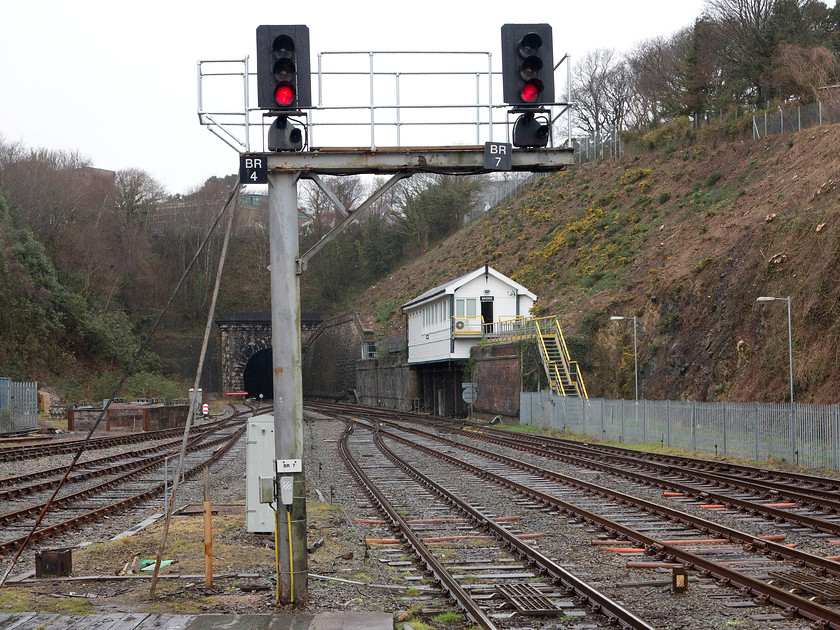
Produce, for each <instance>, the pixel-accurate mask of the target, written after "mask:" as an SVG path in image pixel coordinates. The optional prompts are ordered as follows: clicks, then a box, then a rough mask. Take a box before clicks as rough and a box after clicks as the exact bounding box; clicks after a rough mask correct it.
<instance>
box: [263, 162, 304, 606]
mask: <svg viewBox="0 0 840 630" xmlns="http://www.w3.org/2000/svg"><path fill="white" fill-rule="evenodd" d="M298 177H299V173H294V172H286V173H272V174H270V175H269V180H268V208H269V235H270V243H271V244H270V252H271V254H270V261H271V349H272V357H273V362H272V367H273V376H274V448H275V459H276V460H277V468H276V482H277V485H276V488H277V492H276V495H277V502H276V505H277V522H276V527H277V529H276V536H275V541H276V543H277V547H276V551H275V553H276V556H277V565H278V566H277V574H278V575H277V599H278V601H279V603H281V604H299V605H305V604H306V603H307V601H308V599H309V592H308V588H307V572H308V568H307V558H306V484H305V477H304V470H303V386H302V376H301V339H300V334H301V333H300V276H299V275H298V268H297V267H298V262H297V256H298V208H297V181H298ZM284 484H286V485H287V486H289V485H291V488H288V487H287V488H286V489H287V490H291V492H288V491H287V492H285V493H284V492H283V485H284ZM284 494H285V496H286V497H287V501H288V500H290V501H291V503H290V504H284V503H283V502H282V500H283V496H284ZM288 497H291V499H288Z"/></svg>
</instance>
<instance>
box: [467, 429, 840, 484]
mask: <svg viewBox="0 0 840 630" xmlns="http://www.w3.org/2000/svg"><path fill="white" fill-rule="evenodd" d="M483 430H485V431H489V432H492V433H495V434H498V435H503V434H505V433H508V432H506V431H504V430H500V429H493V428H491V427H487V428H484V429H483ZM520 438H521V439H525V440H527V439H529V438H528V437H526V436H524V435H523V436H520ZM530 439H535V440H538V441H540V442H542V443H544V444H546V445H547V444H552V445H555V444H557V445H560V444H562V445H571V447H572V448H574V445H578V448H580V447H581V446H582V443H581V442H577V441H575V440H569V439H565V438H557V437H552V436H547V435H546V436H540V437H538V438H537V437H532V438H530ZM586 447H588V448H589V449H591V451H592V452H593V454H595V453H597V454H599V455H604V454H606V453H614V454H617V455H623V456H627V457H636V458H638V457H639V455H643V456H644V458H645V460H646V461H654V462H657V463H659V464H665V465H668V464H670V465H677V466H682V467H685V468H688V469H694V468H699V469H701V470H713V471H718V472H720V473H721V474H726V473H728V474H730V475H733V476H735V475H743V476H747V477H750V478H753V479H754V478H765V479H766V478H767V477H768V476H772V477H777V478H783V479H784V480H790V479H794V480H796V481H798V482H800V483H806V484H811V485H817V486H820V487H823V488H826V489H831V490H835V491H839V490H840V479H832V478H830V477H821V476H818V475H809V474H806V473H797V472H789V471H785V472H784V473H781V472H778V471H774V470H769V469H766V468H758V467H756V466H747V465H745V464H736V463H732V462H719V461H715V460H709V459H699V458H693V457H685V456H682V455H667V454H664V453H650V452H640V451H635V450H632V449H628V448H623V447H620V446H613V445H609V444H593V443H589V444H586Z"/></svg>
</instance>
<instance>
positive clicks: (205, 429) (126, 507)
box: [0, 408, 259, 557]
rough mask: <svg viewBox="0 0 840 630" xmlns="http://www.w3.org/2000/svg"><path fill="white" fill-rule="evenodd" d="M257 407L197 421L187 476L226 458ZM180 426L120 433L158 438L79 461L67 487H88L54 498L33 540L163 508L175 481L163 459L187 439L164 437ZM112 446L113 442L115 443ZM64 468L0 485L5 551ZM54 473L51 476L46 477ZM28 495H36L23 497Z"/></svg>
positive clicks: (0, 540) (58, 542)
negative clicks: (145, 444)
mask: <svg viewBox="0 0 840 630" xmlns="http://www.w3.org/2000/svg"><path fill="white" fill-rule="evenodd" d="M253 413H259V410H258V409H256V408H252V409H251V410H249V411H247V412H241V413H236V414H234V416H233V418H227V419H223V420H220V421H216V422H212V423H205V424H202V425H196V426H194V427H192V429H193V430H192V431H191V433H190V438H189V442H188V448H187V456H186V460H185V472H184V478H185V479H189V478H191V477H194V476H195V475H197V474H199V473H200V472H201V471H202V470H203V469H204V468H205V467H207V466H213V465H214V464H216V463H218V462H221V461H223V458H224V457H225V456H226V454H227V453H228V452H229V451H230V449H231V448H232V447H233V446H234V445H236V444H237V442H239V441H240V440H241V438H242V436H243V435H244V433H245V428H246V427H245V424H244V423H242V422H239V421H237V419H239V418H242V417H243V416H250V415H252V414H253ZM177 432H180V434H181V435H183V427H182V428H180V429H173V430H166V431H163V432H153V433H154V435H152V436H150V435H149V434H145V435H136V436H133V437H134V439H129V440H124V439H122V438H124V437H127V436H119V437H120V439H118V440H116V443H117V444H121V445H128V446H132V445H134V444H137V443H142V442H143V441H148V440H149V439H150V438H157V443H156V444H154V445H153V446H150V447H147V448H145V449H140V450H137V449H133V450H129V451H126V452H123V453H120V454H114V453H112V454H110V455H108V456H106V457H100V458H96V459H94V460H89V461H87V462H79V463H78V464H77V465H78V466H79V467H80V468H82V469H83V470H82V471H81V472H80V474H79V475H78V477H79V478H77V479H73V480H72V483H71V484H70V485H69V486H68V485H65V488H68V489H69V488H70V486H79V485H81V486H83V487H82V488H81V489H75V488H73V489H71V490H70V491H69V492H64V493H62V494H60V495H59V496H57V497H56V498H55V499H54V500H53V501H52V503H51V505H50V509H49V510H48V511H47V512H46V516H45V518H44V520H43V521H42V523H41V525H40V526H39V528H38V529H37V530H36V531H35V532H34V533H33V535H32V537H31V539H30V543H33V544H34V543H38V542H40V541H44V540H47V539H49V540H50V542H51V544H52V545H53V546H73V545H74V544H75V542H74V541H73V540H68V538H67V537H68V536H70V537H71V538H72V537H73V536H74V534H73V532H74V531H76V530H79V529H81V528H84V527H85V526H86V525H89V524H91V523H93V522H97V521H100V520H101V519H103V518H112V517H114V516H123V515H125V514H131V513H142V512H151V511H153V510H159V509H160V507H161V501H160V497H161V495H162V494H163V492H164V490H165V488H166V487H167V485H168V483H170V482H171V480H169V481H167V479H166V477H167V476H169V475H171V474H172V473H171V472H165V471H164V470H163V468H164V463H165V461H166V459H167V458H169V457H172V458H175V457H176V456H177V455H178V453H179V451H180V442H181V441H182V440H180V439H162V438H166V437H170V436H174V435H175V434H176V433H177ZM143 438H145V439H143ZM104 440H107V441H109V442H111V443H112V444H113V442H114V441H113V440H109V439H108V438H104ZM75 442H77V443H76V446H75V448H76V449H78V446H79V443H78V441H75ZM109 448H113V445H112V446H110V447H109ZM84 469H86V470H84ZM65 470H66V467H60V468H51V469H43V470H39V471H35V472H32V473H25V474H23V475H20V476H17V477H7V478H6V479H3V480H2V481H0V487H5V488H6V489H5V490H4V491H3V492H4V493H6V495H5V496H4V498H3V501H2V505H3V507H4V508H5V509H6V510H8V511H6V512H4V514H2V515H0V557H3V556H5V555H7V554H9V553H10V552H13V551H15V550H16V549H18V548H19V547H20V545H21V544H22V543H23V542H24V541H25V540H26V536H27V534H28V532H29V531H30V529H31V524H30V522H31V520H32V518H34V516H35V515H36V514H40V513H41V511H42V510H43V509H44V507H45V501H46V499H47V498H48V496H49V495H50V491H52V490H53V489H54V486H55V483H57V479H56V477H57V476H60V474H61V473H63V472H64V471H65ZM50 477H52V479H51V480H48V481H42V479H44V478H47V479H49V478H50ZM98 478H104V480H100V479H98ZM31 479H37V481H32V480H31ZM68 479H70V478H68ZM28 495H32V497H31V498H28V499H21V497H24V496H28ZM16 504H17V505H16ZM10 508H11V509H10Z"/></svg>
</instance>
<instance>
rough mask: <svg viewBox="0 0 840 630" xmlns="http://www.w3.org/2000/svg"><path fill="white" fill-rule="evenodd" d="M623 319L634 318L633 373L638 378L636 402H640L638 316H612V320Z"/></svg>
mask: <svg viewBox="0 0 840 630" xmlns="http://www.w3.org/2000/svg"><path fill="white" fill-rule="evenodd" d="M622 319H632V320H633V374H634V375H635V378H636V402H637V403H638V402H639V352H638V343H637V338H636V316H635V315H633V317H619V316H618V315H613V316H612V317H610V321H614V322H617V321H620V320H622Z"/></svg>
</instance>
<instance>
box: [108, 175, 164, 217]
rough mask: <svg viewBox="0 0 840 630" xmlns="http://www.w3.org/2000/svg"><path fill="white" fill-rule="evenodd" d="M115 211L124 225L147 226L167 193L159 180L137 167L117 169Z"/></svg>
mask: <svg viewBox="0 0 840 630" xmlns="http://www.w3.org/2000/svg"><path fill="white" fill-rule="evenodd" d="M116 186H117V204H116V205H117V211H118V212H119V213H120V215H121V218H122V220H123V221H124V223H125V225H126V226H128V225H132V224H133V225H141V226H143V227H148V226H149V224H150V222H151V220H152V218H153V216H154V211H155V210H156V209H157V207H158V206H159V205H160V204H162V203H163V202H164V201H166V198H167V193H166V189H165V188H164V187H163V184H161V183H160V182H159V181H157V180H156V179H154V178H153V177H152V176H151V175H149V174H148V173H147V172H146V171H144V170H141V169H139V168H128V169H125V170H122V171H117V181H116Z"/></svg>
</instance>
